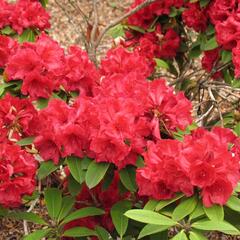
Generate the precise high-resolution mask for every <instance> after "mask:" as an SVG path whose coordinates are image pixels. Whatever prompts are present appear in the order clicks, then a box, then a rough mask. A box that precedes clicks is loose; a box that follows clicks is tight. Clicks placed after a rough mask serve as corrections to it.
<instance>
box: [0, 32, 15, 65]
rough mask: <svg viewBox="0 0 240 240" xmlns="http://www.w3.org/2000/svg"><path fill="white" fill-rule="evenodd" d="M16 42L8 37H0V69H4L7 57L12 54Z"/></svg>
mask: <svg viewBox="0 0 240 240" xmlns="http://www.w3.org/2000/svg"><path fill="white" fill-rule="evenodd" d="M16 48H17V42H16V41H15V40H13V39H12V38H10V37H6V36H3V35H0V68H3V67H5V65H6V64H7V62H8V58H9V56H11V55H12V54H14V52H15V51H16Z"/></svg>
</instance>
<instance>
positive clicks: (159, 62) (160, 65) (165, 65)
mask: <svg viewBox="0 0 240 240" xmlns="http://www.w3.org/2000/svg"><path fill="white" fill-rule="evenodd" d="M154 60H155V62H156V64H157V65H156V68H157V69H161V68H164V69H169V65H168V63H167V62H165V61H164V60H162V59H160V58H154Z"/></svg>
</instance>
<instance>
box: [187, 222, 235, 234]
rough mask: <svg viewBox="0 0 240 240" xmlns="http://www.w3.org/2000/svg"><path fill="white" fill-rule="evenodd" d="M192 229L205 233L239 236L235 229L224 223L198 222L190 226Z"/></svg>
mask: <svg viewBox="0 0 240 240" xmlns="http://www.w3.org/2000/svg"><path fill="white" fill-rule="evenodd" d="M192 227H193V228H196V229H199V230H205V231H219V232H223V233H226V234H230V235H239V234H240V232H239V230H238V229H237V228H235V227H234V226H233V225H231V224H230V223H228V222H226V221H212V220H200V221H197V222H195V223H193V224H192Z"/></svg>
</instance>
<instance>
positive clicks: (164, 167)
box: [137, 128, 240, 207]
mask: <svg viewBox="0 0 240 240" xmlns="http://www.w3.org/2000/svg"><path fill="white" fill-rule="evenodd" d="M238 141H239V139H237V137H236V136H235V135H234V134H233V133H232V132H231V131H230V130H228V129H223V128H214V129H213V130H212V131H211V132H209V131H207V130H204V129H202V128H199V129H197V130H195V131H193V132H192V134H191V135H187V136H185V138H184V140H183V142H180V141H178V140H170V139H167V140H159V141H158V142H157V143H156V144H155V143H153V142H149V143H148V150H147V152H146V153H145V154H144V158H145V164H146V165H145V167H143V168H141V169H138V170H137V183H138V186H139V194H140V195H144V196H150V197H153V198H155V199H158V200H159V199H169V198H172V197H173V196H174V194H175V193H177V192H183V193H184V194H185V195H186V196H191V195H192V194H193V193H194V188H197V189H198V190H199V191H200V195H201V196H202V200H203V204H204V205H205V206H206V207H210V206H211V205H212V204H220V205H223V204H225V203H226V202H227V200H228V199H229V197H230V196H231V194H232V192H233V190H234V188H235V187H236V185H237V182H238V181H239V179H240V173H239V169H240V165H239V157H238V156H237V154H236V153H235V152H236V150H235V147H233V146H234V144H235V143H236V145H237V142H238Z"/></svg>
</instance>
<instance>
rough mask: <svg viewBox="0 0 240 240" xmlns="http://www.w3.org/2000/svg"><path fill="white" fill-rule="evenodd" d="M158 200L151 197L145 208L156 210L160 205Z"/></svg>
mask: <svg viewBox="0 0 240 240" xmlns="http://www.w3.org/2000/svg"><path fill="white" fill-rule="evenodd" d="M158 203H159V202H158V201H157V200H153V199H150V200H149V201H148V202H147V203H146V204H145V206H144V209H145V210H152V211H154V210H155V208H156V206H157V205H158Z"/></svg>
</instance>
